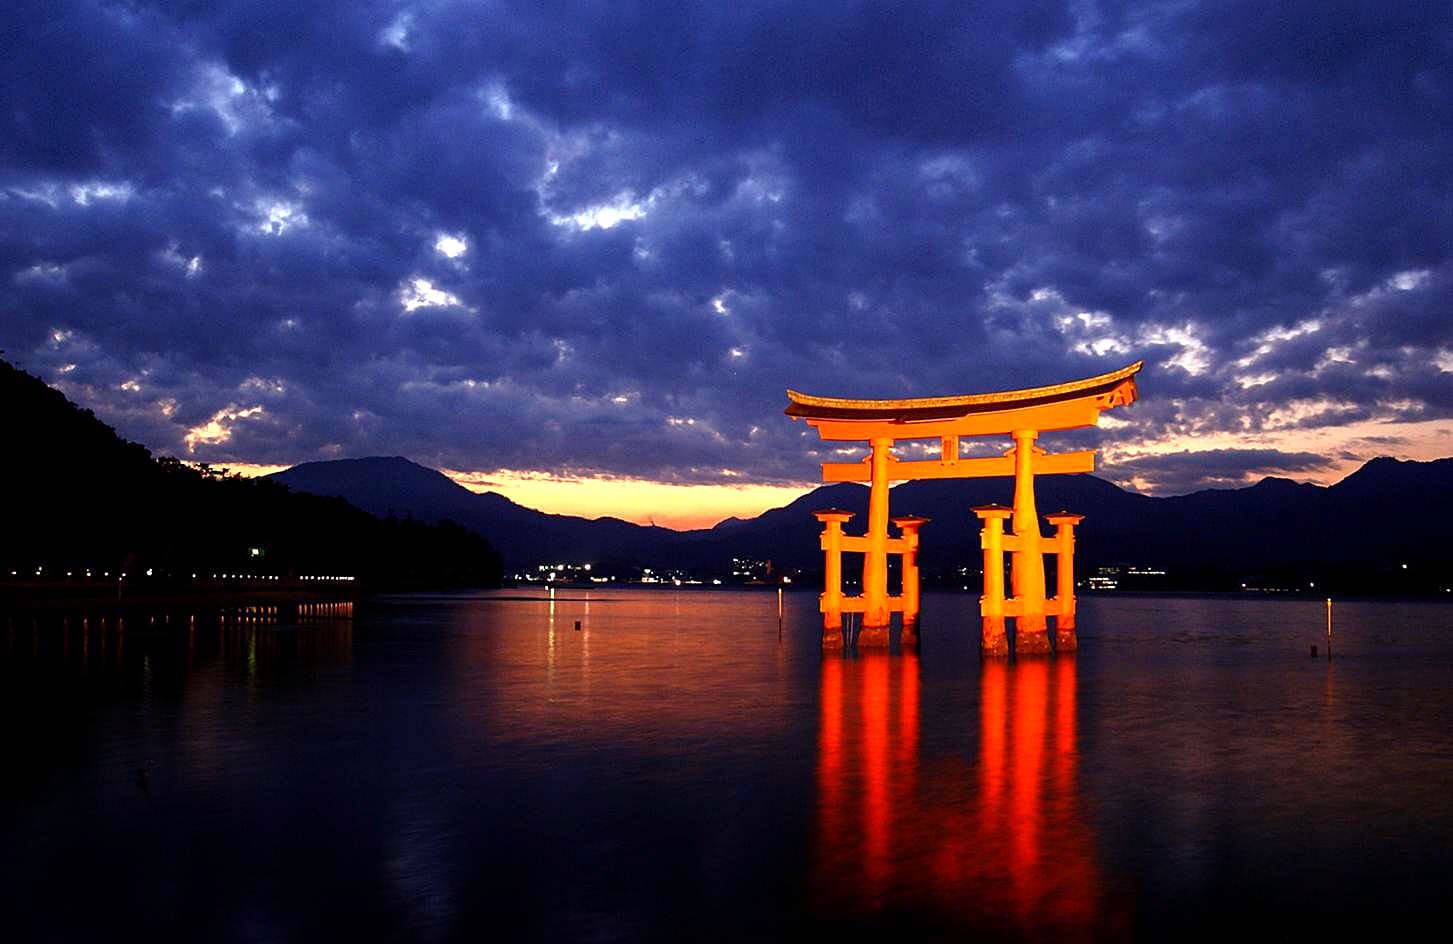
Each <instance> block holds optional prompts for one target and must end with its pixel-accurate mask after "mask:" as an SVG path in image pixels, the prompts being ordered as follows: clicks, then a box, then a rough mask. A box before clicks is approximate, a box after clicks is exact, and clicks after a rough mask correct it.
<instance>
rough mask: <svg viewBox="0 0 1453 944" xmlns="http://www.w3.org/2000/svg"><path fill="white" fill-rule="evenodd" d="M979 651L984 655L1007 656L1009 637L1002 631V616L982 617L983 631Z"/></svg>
mask: <svg viewBox="0 0 1453 944" xmlns="http://www.w3.org/2000/svg"><path fill="white" fill-rule="evenodd" d="M979 651H980V652H981V653H983V654H984V655H986V656H1007V655H1008V654H1009V637H1008V635H1006V634H1005V632H1004V617H1002V616H986V617H984V631H983V636H982V637H981V638H980V642H979Z"/></svg>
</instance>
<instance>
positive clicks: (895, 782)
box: [813, 654, 1117, 937]
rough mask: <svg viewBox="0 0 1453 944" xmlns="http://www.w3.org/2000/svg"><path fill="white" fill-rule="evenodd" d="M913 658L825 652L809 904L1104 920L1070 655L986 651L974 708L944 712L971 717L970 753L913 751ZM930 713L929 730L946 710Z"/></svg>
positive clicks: (1096, 925)
mask: <svg viewBox="0 0 1453 944" xmlns="http://www.w3.org/2000/svg"><path fill="white" fill-rule="evenodd" d="M918 671H919V664H918V660H917V657H916V656H913V655H911V654H910V655H903V656H896V657H888V656H869V657H865V658H860V659H857V660H854V661H850V662H849V661H844V660H841V659H832V658H829V659H825V660H824V661H823V664H822V675H821V683H822V690H821V696H822V697H821V702H820V727H819V743H818V747H819V765H818V817H817V848H816V857H815V861H816V868H815V872H814V883H813V884H814V888H815V890H816V893H817V897H818V904H819V906H821V907H823V908H828V909H832V910H834V911H836V912H839V913H843V912H846V913H852V912H863V911H867V912H876V911H890V910H892V911H896V910H897V909H900V908H914V909H917V912H918V913H920V914H922V913H923V911H924V910H925V909H931V912H932V913H933V914H934V915H936V916H937V918H938V920H943V921H947V922H949V923H952V924H954V925H960V926H963V927H966V928H967V927H980V928H989V929H996V930H1000V931H1010V932H1023V933H1031V934H1037V933H1039V932H1051V931H1052V932H1056V933H1061V932H1066V933H1070V934H1071V935H1073V936H1080V937H1083V936H1086V935H1089V936H1099V935H1102V934H1105V933H1107V925H1106V921H1107V919H1108V918H1110V915H1109V914H1108V913H1107V910H1108V909H1107V896H1106V892H1105V888H1104V886H1105V882H1104V881H1103V877H1102V875H1101V871H1100V869H1099V867H1098V865H1097V863H1096V860H1095V856H1094V842H1093V837H1092V835H1091V833H1090V829H1089V826H1088V824H1087V822H1086V820H1085V817H1084V813H1083V810H1082V808H1081V804H1080V800H1079V796H1078V792H1077V791H1078V784H1077V763H1078V761H1077V754H1076V746H1075V745H1076V738H1075V694H1076V692H1075V686H1076V677H1075V663H1074V660H1073V659H1072V658H1063V659H1057V660H1033V661H1031V660H1025V661H1023V662H1020V663H1018V664H1010V663H1007V662H988V663H985V665H984V667H983V671H982V674H981V682H980V694H981V699H980V708H979V713H978V717H977V719H974V718H962V719H958V720H956V721H954V722H952V723H957V724H970V725H974V726H976V727H977V733H978V744H977V753H978V756H977V757H976V758H975V759H974V761H973V762H968V761H966V760H965V759H964V758H963V757H962V756H960V755H959V754H957V753H955V752H953V751H952V750H948V751H945V756H940V757H922V756H920V750H921V748H920V744H921V743H922V736H921V732H920V714H921V712H922V711H923V710H924V709H923V708H922V707H921V706H920V691H919V678H918ZM928 720H929V722H930V724H931V725H932V726H933V727H934V729H936V730H937V729H939V728H940V726H941V724H943V723H945V722H946V719H942V718H929V719H928ZM962 733H967V732H962ZM935 740H937V739H935ZM949 741H950V742H953V741H959V742H960V743H962V739H959V738H950V739H949ZM1116 923H1117V922H1116V921H1110V922H1109V924H1110V926H1113V925H1114V924H1116Z"/></svg>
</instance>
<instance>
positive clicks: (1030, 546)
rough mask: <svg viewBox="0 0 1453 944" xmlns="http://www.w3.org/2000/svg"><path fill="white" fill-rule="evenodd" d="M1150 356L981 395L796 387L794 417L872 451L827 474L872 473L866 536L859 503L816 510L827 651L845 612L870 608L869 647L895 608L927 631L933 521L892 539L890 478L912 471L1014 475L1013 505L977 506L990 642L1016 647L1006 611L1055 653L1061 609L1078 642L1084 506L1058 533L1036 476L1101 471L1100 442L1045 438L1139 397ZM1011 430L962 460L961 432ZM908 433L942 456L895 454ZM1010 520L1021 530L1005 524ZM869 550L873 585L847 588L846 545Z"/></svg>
mask: <svg viewBox="0 0 1453 944" xmlns="http://www.w3.org/2000/svg"><path fill="white" fill-rule="evenodd" d="M1143 364H1144V361H1136V362H1135V363H1134V364H1131V365H1130V366H1128V367H1122V368H1121V369H1120V370H1116V371H1111V372H1110V373H1107V374H1100V375H1099V376H1096V377H1087V378H1085V379H1083V380H1074V381H1070V382H1069V383H1062V384H1054V385H1051V386H1048V387H1032V388H1029V389H1026V390H1011V391H1007V392H1004V393H978V394H970V395H967V396H954V397H926V398H921V399H911V400H846V399H840V398H836V397H814V396H809V395H807V394H804V393H798V392H797V391H796V390H788V391H787V398H788V400H789V401H790V403H789V405H788V407H787V410H786V412H787V415H788V416H790V417H792V418H794V419H805V420H806V421H807V422H808V423H809V424H810V425H811V426H813V427H815V428H816V429H817V432H818V434H819V435H820V436H821V437H822V438H823V439H824V440H827V441H834V442H865V443H867V444H868V446H869V448H870V450H871V451H870V452H869V454H868V455H867V456H866V457H864V458H863V460H862V461H861V462H825V463H823V465H822V478H823V481H825V482H868V483H869V493H868V530H867V533H866V534H864V535H862V536H849V535H846V534H844V533H843V525H844V524H846V523H847V521H848V520H849V519H851V518H852V513H851V512H846V511H839V510H837V509H826V510H823V511H820V512H817V519H818V520H819V521H821V522H822V523H823V533H822V542H821V543H822V549H823V552H824V555H825V561H824V563H825V587H824V590H823V594H822V597H821V602H820V605H819V608H820V609H821V611H822V618H823V634H822V644H823V648H841V646H842V644H843V637H842V614H843V613H862V614H863V616H862V628H861V631H860V632H859V634H858V644H859V645H860V646H864V645H866V646H883V645H887V642H888V624H889V620H890V615H891V614H892V613H893V612H895V611H896V612H900V613H902V614H903V630H904V638H905V640H907V641H910V642H911V641H912V640H914V639H916V637H917V624H918V567H917V553H918V529H919V527H920V526H922V525H923V524H924V523H925V522H926V521H927V519H926V518H894V519H893V523H894V524H896V525H897V526H898V528H899V537H896V538H890V537H889V536H888V520H889V519H888V483H889V482H892V481H904V480H910V479H958V478H980V477H985V476H999V475H1003V476H1010V475H1012V476H1013V477H1014V506H1013V507H1012V508H1005V507H1004V506H1002V505H985V506H982V507H978V508H974V509H973V511H974V513H975V514H976V515H977V516H978V517H979V519H980V522H981V527H982V533H981V537H980V544H981V546H982V547H983V550H984V595H983V597H982V598H980V603H979V612H980V615H981V617H982V623H983V641H982V645H983V651H984V652H985V653H987V654H991V655H1005V654H1007V653H1008V651H1009V643H1008V638H1007V636H1006V634H1005V620H1006V618H1008V617H1014V620H1015V650H1016V651H1017V652H1020V653H1032V652H1048V651H1049V635H1048V621H1047V618H1048V617H1050V616H1053V617H1055V620H1056V622H1055V644H1056V648H1058V649H1061V650H1067V649H1072V648H1074V646H1075V631H1074V625H1075V585H1074V528H1075V525H1077V524H1078V523H1079V522H1080V521H1081V520H1083V519H1082V516H1080V515H1073V514H1069V513H1068V512H1062V513H1060V514H1055V515H1050V516H1048V518H1049V521H1050V522H1051V523H1052V524H1054V525H1055V527H1056V534H1055V536H1054V537H1051V538H1045V537H1043V536H1041V534H1040V531H1039V513H1038V511H1037V510H1036V509H1035V506H1034V476H1035V475H1036V474H1040V475H1044V474H1051V473H1058V472H1091V471H1094V468H1095V451H1094V450H1093V449H1087V450H1082V451H1079V452H1067V453H1047V452H1045V451H1044V450H1043V449H1041V448H1039V447H1037V446H1035V444H1034V441H1035V440H1036V439H1037V438H1038V437H1039V434H1040V433H1041V432H1045V431H1053V430H1065V429H1077V428H1079V427H1082V426H1094V425H1095V424H1096V423H1098V422H1099V419H1100V413H1101V412H1102V411H1104V410H1108V409H1110V408H1112V407H1116V406H1122V405H1126V404H1130V403H1134V402H1135V399H1136V396H1137V392H1136V388H1135V375H1136V374H1137V373H1138V372H1139V371H1140V368H1141V366H1142V365H1143ZM996 435H1008V436H1010V437H1012V438H1013V440H1014V445H1013V447H1012V448H1010V449H1009V450H1008V451H1007V452H1005V453H1004V455H1002V456H991V457H988V458H961V457H960V456H959V439H960V438H962V437H966V436H996ZM905 439H919V440H922V439H937V440H938V441H939V457H938V459H936V460H935V459H927V460H915V461H903V460H900V459H898V458H896V457H895V456H894V455H893V452H892V450H893V444H894V443H895V442H897V441H899V440H905ZM1006 520H1008V521H1009V523H1010V525H1011V526H1012V528H1013V530H1012V532H1010V533H1005V531H1004V522H1005V521H1006ZM844 551H849V552H859V553H862V555H863V592H862V595H861V596H856V597H849V596H844V595H843V592H842V553H843V552H844ZM1006 551H1007V552H1009V555H1010V573H1011V576H1010V582H1011V590H1012V593H1013V595H1012V596H1010V597H1005V595H1004V553H1005V552H1006ZM889 554H901V555H902V559H903V593H902V595H901V596H897V597H890V596H889V595H888V555H889ZM1045 554H1055V555H1058V557H1059V567H1058V580H1057V581H1056V583H1057V587H1056V590H1057V594H1056V596H1054V597H1053V598H1046V597H1045V586H1044V583H1045V581H1044V555H1045Z"/></svg>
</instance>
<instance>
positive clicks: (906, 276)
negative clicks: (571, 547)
mask: <svg viewBox="0 0 1453 944" xmlns="http://www.w3.org/2000/svg"><path fill="white" fill-rule="evenodd" d="M1450 65H1453V25H1450V7H1449V5H1448V4H1446V3H1408V4H1401V3H1399V4H1389V3H1384V2H1369V3H1338V2H1329V0H1317V2H1308V3H1275V4H1268V3H1264V2H1247V3H1203V4H1196V3H1165V4H1157V3H1149V4H1135V3H1128V4H1119V3H1095V2H1083V3H1078V2H1077V3H1069V4H1065V5H1063V6H1054V5H1052V4H1051V5H1045V4H1024V3H1021V2H1018V0H1012V2H1004V3H975V4H960V3H947V4H932V5H914V6H911V7H909V6H904V5H900V4H851V5H847V4H843V3H840V2H830V3H818V4H810V3H794V4H723V3H719V2H713V3H702V4H640V5H632V4H621V3H589V4H572V5H557V4H540V3H536V2H527V3H519V4H515V3H509V2H503V3H475V2H469V3H449V2H440V3H432V2H424V3H360V2H358V0H347V2H337V3H328V2H307V0H304V2H298V0H287V2H273V0H238V2H232V3H224V2H216V3H185V2H178V3H147V2H142V0H137V2H109V3H108V2H79V3H73V2H59V0H44V2H36V3H21V4H19V5H18V6H12V7H10V8H9V9H8V11H7V16H6V25H5V26H4V28H3V33H0V100H3V102H4V108H3V110H0V315H3V320H0V347H3V348H4V349H5V350H6V352H7V353H6V355H5V356H6V357H7V358H8V359H11V360H12V361H13V362H15V363H17V364H18V365H20V366H22V367H25V368H26V369H28V370H30V371H31V372H33V373H36V374H38V375H40V376H41V377H43V378H44V379H46V380H47V381H49V382H51V383H53V384H55V385H57V386H59V387H60V388H61V389H63V390H64V391H65V392H66V393H68V394H69V395H71V396H72V397H73V398H75V399H77V400H78V401H79V402H81V403H82V404H83V405H85V406H88V407H91V408H93V409H94V410H96V412H97V413H98V414H99V415H100V416H101V417H102V418H103V419H105V420H106V421H108V422H110V423H111V424H113V425H114V426H116V427H117V428H118V430H119V431H120V432H121V433H122V434H123V435H126V436H128V437H130V438H133V439H137V440H139V441H141V442H143V443H145V444H147V445H148V446H150V447H152V448H153V449H155V450H157V451H160V452H164V453H169V454H173V455H178V456H181V457H184V458H190V459H195V460H201V461H211V462H217V463H223V464H225V463H227V462H229V461H242V462H251V463H294V462H300V461H306V460H310V459H318V458H332V457H341V456H363V455H375V454H403V455H408V456H410V457H412V458H414V459H417V460H419V461H421V462H424V463H426V464H430V465H434V466H443V467H449V468H455V469H486V470H488V469H514V470H521V471H532V470H533V471H549V472H555V473H569V474H583V475H590V474H609V475H622V476H633V477H646V478H653V479H660V480H664V481H678V482H744V481H758V482H794V481H804V480H812V479H815V478H816V467H815V465H814V458H813V455H812V450H814V449H819V448H821V447H820V445H819V444H818V443H817V442H816V437H815V435H811V434H810V432H808V431H805V428H804V427H803V426H802V425H801V424H794V423H791V422H789V421H788V420H786V418H784V417H783V416H782V415H781V410H782V407H783V405H784V402H785V401H784V396H783V390H784V388H785V387H787V386H793V387H796V388H799V389H804V390H808V391H810V392H822V393H842V394H846V395H874V396H915V395H933V394H942V393H957V392H975V391H980V390H988V389H1005V388H1011V387H1018V386H1026V385H1033V384H1038V383H1048V382H1054V381H1057V380H1064V379H1070V378H1073V377H1079V376H1084V375H1088V374H1094V373H1099V372H1102V371H1105V370H1110V369H1113V368H1116V367H1120V366H1122V365H1123V364H1125V363H1128V362H1130V361H1133V360H1136V359H1139V358H1145V359H1146V360H1147V361H1148V362H1149V366H1148V367H1147V369H1146V371H1145V373H1144V374H1142V383H1141V387H1142V391H1143V394H1144V399H1143V400H1142V402H1141V403H1139V404H1137V405H1136V406H1135V407H1134V408H1133V409H1131V410H1128V411H1116V413H1115V414H1112V416H1113V417H1114V420H1115V423H1114V428H1113V429H1104V430H1102V431H1100V432H1099V433H1092V434H1087V435H1089V436H1090V437H1091V439H1092V441H1093V437H1095V436H1103V437H1104V444H1105V446H1106V448H1107V453H1106V459H1107V460H1108V461H1107V463H1106V464H1105V470H1106V472H1107V473H1108V474H1110V475H1111V477H1115V478H1118V479H1119V480H1120V481H1124V482H1134V483H1135V484H1137V486H1138V487H1141V488H1145V489H1152V490H1160V491H1184V490H1188V489H1192V488H1196V487H1201V486H1203V485H1207V484H1212V485H1214V484H1237V483H1239V482H1241V481H1242V480H1243V479H1244V478H1245V477H1246V476H1248V475H1259V474H1264V473H1277V472H1280V473H1285V474H1291V475H1294V476H1307V475H1314V474H1316V473H1317V472H1318V471H1319V470H1322V469H1325V468H1327V467H1329V464H1330V463H1332V462H1333V461H1335V460H1339V459H1346V458H1349V457H1353V456H1358V455H1364V456H1370V455H1375V454H1379V453H1389V454H1394V455H1396V454H1399V452H1400V450H1401V449H1403V448H1405V447H1406V446H1407V442H1406V440H1402V439H1399V438H1398V437H1397V436H1396V435H1394V436H1391V437H1387V436H1384V437H1382V438H1381V439H1380V440H1379V439H1378V438H1377V437H1372V436H1371V434H1370V433H1369V432H1368V431H1369V430H1377V429H1384V428H1385V429H1390V430H1394V431H1396V430H1397V429H1399V428H1401V427H1400V426H1399V425H1397V424H1413V423H1419V422H1423V421H1429V420H1442V419H1446V418H1447V417H1449V415H1450V412H1453V317H1450V311H1449V301H1450V298H1453V292H1450V286H1453V188H1450V187H1449V179H1450V170H1453V69H1450ZM1384 423H1392V424H1394V425H1393V426H1390V427H1383V426H1381V425H1379V424H1384ZM1122 424H1124V425H1122ZM1407 428H1409V429H1419V430H1426V429H1427V428H1428V424H1426V423H1424V425H1423V426H1420V427H1412V426H1408V427H1407ZM1339 431H1348V432H1346V434H1345V435H1339ZM805 432H806V435H805ZM1354 432H1355V435H1354ZM1319 433H1320V434H1323V435H1322V437H1321V438H1320V439H1319V438H1317V437H1318V434H1319ZM1420 435H1428V434H1426V433H1421V434H1420ZM1328 443H1334V444H1335V448H1332V447H1329V446H1328V445H1327V444H1328ZM1317 444H1320V445H1317ZM1443 451H1444V452H1453V448H1450V449H1447V450H1443Z"/></svg>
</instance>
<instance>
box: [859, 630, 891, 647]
mask: <svg viewBox="0 0 1453 944" xmlns="http://www.w3.org/2000/svg"><path fill="white" fill-rule="evenodd" d="M857 646H858V648H859V649H887V648H888V627H886V626H864V627H863V628H862V629H860V630H858V640H857Z"/></svg>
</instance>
